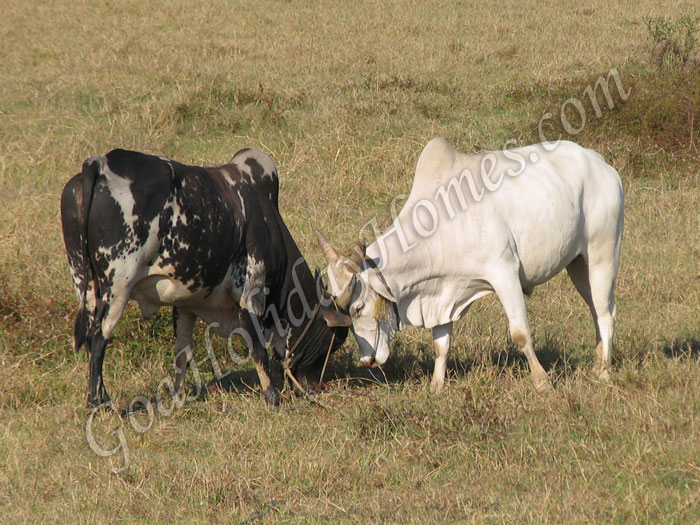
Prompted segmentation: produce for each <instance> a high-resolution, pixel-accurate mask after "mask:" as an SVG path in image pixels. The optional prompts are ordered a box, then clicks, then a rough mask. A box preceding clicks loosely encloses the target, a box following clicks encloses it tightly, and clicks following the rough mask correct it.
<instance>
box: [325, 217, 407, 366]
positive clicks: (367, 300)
mask: <svg viewBox="0 0 700 525" xmlns="http://www.w3.org/2000/svg"><path fill="white" fill-rule="evenodd" d="M316 238H317V239H318V244H319V246H320V247H321V250H322V251H323V254H324V255H325V257H326V261H327V262H328V266H327V271H326V274H327V276H328V292H329V293H330V294H331V295H332V296H333V297H334V298H335V301H336V303H337V304H338V306H339V307H340V308H341V309H342V310H344V311H346V312H348V314H349V315H350V318H351V319H352V331H353V334H354V335H355V339H356V340H357V344H358V346H359V350H360V362H361V363H362V364H364V365H367V366H377V365H379V366H380V365H383V364H384V363H385V362H386V360H387V359H388V358H389V345H390V343H391V340H392V339H393V337H394V334H395V333H396V329H397V326H398V322H399V320H398V313H397V307H396V302H397V300H396V298H395V297H394V295H393V294H392V292H391V290H390V289H389V286H388V285H387V283H386V281H385V279H384V277H383V275H382V273H381V272H380V270H379V269H378V268H377V267H376V265H375V264H374V262H373V261H372V260H370V259H366V258H365V251H366V248H367V246H366V245H365V244H362V245H361V246H359V247H356V248H355V249H354V250H353V251H352V253H351V255H350V256H349V257H345V256H342V255H339V254H338V252H337V251H336V250H335V249H334V248H333V246H332V245H331V243H330V242H329V241H328V239H326V237H325V236H324V235H323V234H322V233H321V232H320V231H318V230H317V231H316Z"/></svg>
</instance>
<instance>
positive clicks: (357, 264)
mask: <svg viewBox="0 0 700 525" xmlns="http://www.w3.org/2000/svg"><path fill="white" fill-rule="evenodd" d="M366 252H367V243H366V242H365V241H364V240H363V241H362V242H361V243H360V245H359V246H355V248H354V249H353V251H352V253H351V254H350V262H351V263H352V267H351V268H352V271H353V272H358V271H359V270H360V268H361V267H362V262H363V261H364V260H365V253H366Z"/></svg>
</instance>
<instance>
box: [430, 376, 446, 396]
mask: <svg viewBox="0 0 700 525" xmlns="http://www.w3.org/2000/svg"><path fill="white" fill-rule="evenodd" d="M443 388H444V383H443V382H441V381H435V380H434V379H433V380H432V381H431V382H430V391H431V392H432V393H433V394H439V393H440V392H442V390H443Z"/></svg>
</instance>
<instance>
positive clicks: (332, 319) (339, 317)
mask: <svg viewBox="0 0 700 525" xmlns="http://www.w3.org/2000/svg"><path fill="white" fill-rule="evenodd" d="M321 315H323V320H324V321H326V324H327V325H328V326H330V327H331V328H335V327H336V326H350V325H352V319H351V318H350V316H349V315H347V314H344V313H343V312H339V311H338V310H336V309H335V308H324V309H323V311H322V312H321Z"/></svg>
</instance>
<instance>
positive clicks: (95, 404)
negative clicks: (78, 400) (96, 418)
mask: <svg viewBox="0 0 700 525" xmlns="http://www.w3.org/2000/svg"><path fill="white" fill-rule="evenodd" d="M87 407H88V408H89V409H91V410H94V409H96V408H99V409H101V410H111V409H112V400H111V399H110V398H109V396H108V395H107V394H104V395H103V396H102V397H101V398H100V399H99V400H98V399H97V398H94V397H88V400H87Z"/></svg>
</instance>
